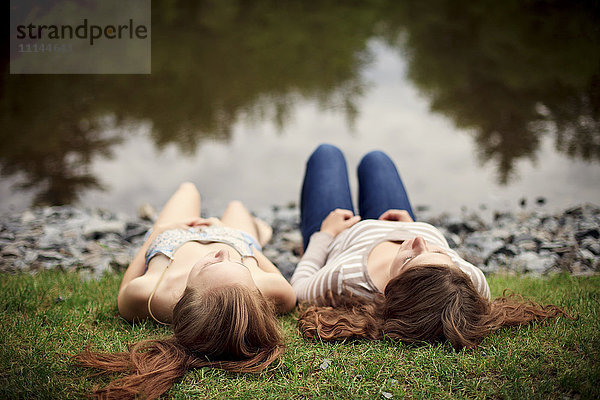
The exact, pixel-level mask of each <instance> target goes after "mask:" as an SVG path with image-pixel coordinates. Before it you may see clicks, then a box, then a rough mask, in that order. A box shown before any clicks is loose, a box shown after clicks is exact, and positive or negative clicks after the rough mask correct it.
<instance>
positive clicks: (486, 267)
mask: <svg viewBox="0 0 600 400" xmlns="http://www.w3.org/2000/svg"><path fill="white" fill-rule="evenodd" d="M259 216H260V217H261V218H263V219H264V220H266V221H267V222H269V223H270V224H271V225H272V226H273V231H274V232H273V233H274V235H273V239H272V241H271V242H270V243H269V244H268V245H267V246H265V249H264V253H265V255H266V256H267V257H269V258H270V259H271V260H272V261H273V262H274V263H275V264H276V265H277V266H278V267H279V268H280V269H281V271H282V272H283V274H284V276H286V277H287V278H289V277H290V276H291V274H292V272H293V270H294V267H295V265H296V263H297V262H298V260H299V257H300V254H301V251H302V250H301V248H302V244H301V243H302V237H301V235H300V232H299V230H298V218H299V212H298V209H297V208H296V207H294V206H290V207H273V208H272V209H270V210H265V211H263V212H261V213H259ZM418 216H419V217H420V220H422V221H425V222H429V223H432V224H433V225H435V226H437V227H438V228H440V229H441V230H442V232H443V233H444V235H445V236H446V238H447V240H448V242H449V244H450V246H451V247H452V248H454V249H456V250H457V251H458V252H459V254H461V256H463V257H464V258H465V259H466V260H467V261H469V262H471V263H473V264H475V265H476V266H478V267H479V268H481V269H482V270H483V271H484V272H485V273H492V272H514V273H524V274H527V273H529V274H536V275H547V274H551V273H556V272H561V271H567V272H569V273H571V274H573V275H590V274H594V273H597V272H598V270H599V269H600V239H599V237H600V208H599V207H596V206H593V205H589V204H587V205H582V206H578V207H573V208H570V209H568V210H565V211H563V212H559V213H548V212H544V211H543V210H539V209H538V210H533V211H519V212H514V213H496V214H495V215H494V216H493V218H492V219H491V221H484V219H483V218H481V216H480V215H478V214H477V213H472V214H468V215H462V216H460V217H457V216H451V215H446V214H442V215H437V216H421V215H418ZM151 226H152V223H151V222H150V221H148V220H146V219H142V218H139V217H135V216H126V215H120V214H115V213H111V212H108V211H105V210H89V209H84V208H77V207H72V206H62V207H45V208H36V209H31V210H27V211H25V212H24V213H22V214H18V215H14V214H5V215H2V216H0V255H1V258H0V272H17V271H27V272H35V271H39V270H43V269H51V268H60V269H63V270H68V271H71V270H83V271H88V273H89V274H90V275H91V276H96V277H97V276H100V275H101V274H102V273H104V272H105V271H109V270H121V269H123V268H126V267H127V265H128V263H129V261H130V260H131V258H132V257H133V256H134V255H135V253H136V251H137V249H138V248H139V246H141V244H142V243H143V239H144V235H145V233H146V231H147V230H148V228H150V227H151Z"/></svg>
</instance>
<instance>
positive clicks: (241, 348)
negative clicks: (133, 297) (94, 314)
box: [74, 285, 284, 399]
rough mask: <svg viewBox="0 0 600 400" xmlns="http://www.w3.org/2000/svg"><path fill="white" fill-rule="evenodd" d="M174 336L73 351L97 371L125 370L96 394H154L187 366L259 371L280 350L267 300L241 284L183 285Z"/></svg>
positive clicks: (280, 341)
mask: <svg viewBox="0 0 600 400" xmlns="http://www.w3.org/2000/svg"><path fill="white" fill-rule="evenodd" d="M172 326H173V335H172V336H169V337H167V338H164V339H149V340H142V341H139V342H136V343H133V344H131V345H130V346H129V349H128V351H126V352H120V353H96V352H92V351H90V350H89V349H86V350H85V351H83V352H81V353H79V354H77V355H76V356H74V358H75V360H76V362H77V363H79V364H80V365H81V366H84V367H90V368H95V369H99V370H100V373H101V374H103V373H114V372H122V373H123V372H124V373H126V375H125V376H124V377H121V378H118V379H116V380H113V381H112V382H110V383H109V384H108V385H107V386H105V387H102V388H96V389H95V390H94V397H96V398H99V399H131V398H135V397H142V398H147V399H155V398H157V397H158V396H160V395H161V394H163V393H165V392H166V391H168V390H169V389H170V388H171V386H172V385H173V384H174V383H175V381H176V380H178V379H179V378H181V377H182V376H183V375H184V374H185V372H186V371H187V370H188V369H191V368H201V367H215V368H221V369H224V370H226V371H231V372H258V371H261V370H263V369H265V368H266V367H267V366H269V365H270V364H271V363H272V362H273V361H274V360H276V359H277V358H278V357H279V356H280V355H281V354H282V353H283V351H284V346H283V339H282V336H281V332H280V330H279V325H278V322H277V319H276V317H275V310H274V307H273V305H272V304H271V302H269V301H267V299H266V298H265V297H264V296H263V295H262V294H261V293H260V292H258V291H256V290H251V289H249V288H247V287H244V286H241V285H233V286H227V287H220V288H216V289H213V290H211V291H209V292H202V293H200V292H199V291H198V290H196V289H192V288H189V287H188V288H187V289H186V290H185V292H184V294H183V296H182V297H181V299H180V300H179V302H178V303H177V304H176V305H175V307H174V309H173V324H172Z"/></svg>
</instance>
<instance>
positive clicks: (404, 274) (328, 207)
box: [291, 145, 566, 349]
mask: <svg viewBox="0 0 600 400" xmlns="http://www.w3.org/2000/svg"><path fill="white" fill-rule="evenodd" d="M358 181H359V195H358V202H359V215H360V216H358V215H357V216H355V215H354V211H353V210H354V207H353V203H352V197H351V193H350V187H349V183H348V173H347V169H346V161H345V159H344V156H343V154H342V152H341V151H340V150H339V149H338V148H336V147H334V146H331V145H321V146H319V147H318V148H317V149H316V150H315V151H314V152H313V154H312V155H311V157H310V158H309V160H308V162H307V165H306V173H305V176H304V182H303V186H302V193H301V199H300V209H301V218H300V225H301V226H300V227H301V231H302V236H303V239H304V248H305V253H304V255H303V257H302V259H301V260H300V262H299V264H298V266H297V268H296V270H295V271H294V275H293V276H292V279H291V283H292V287H293V288H294V290H295V291H296V295H297V297H298V301H299V302H300V303H301V304H302V307H301V314H300V317H299V321H298V324H299V327H300V329H301V331H302V332H303V334H304V335H305V337H307V338H312V339H314V338H321V339H323V340H343V339H347V338H367V339H381V338H383V337H390V338H393V339H397V340H401V341H404V342H437V341H444V340H447V341H449V342H450V343H451V344H452V346H453V347H454V348H455V349H461V348H463V347H466V348H470V347H474V346H476V345H477V344H478V343H479V342H480V341H481V340H482V339H483V338H484V337H485V336H486V335H488V334H489V333H491V332H493V331H495V330H497V329H500V328H502V327H505V326H516V325H524V324H528V323H530V322H533V321H538V320H544V319H547V318H551V317H556V316H558V315H566V314H565V312H564V311H563V310H561V309H560V308H559V307H556V306H553V305H549V306H540V305H538V304H536V303H533V302H526V301H523V300H522V299H521V298H519V297H517V296H512V295H510V296H502V297H500V298H498V299H496V300H494V301H490V289H489V286H488V283H487V281H486V280H485V276H484V275H483V273H482V272H481V270H480V269H479V268H477V267H475V266H474V265H472V264H470V263H468V262H467V261H465V260H463V259H462V258H461V257H460V256H459V255H458V254H457V253H456V252H455V251H454V250H452V249H450V247H449V246H448V243H447V241H446V239H445V238H444V236H443V235H442V233H441V232H440V231H439V230H438V229H436V228H435V227H433V226H432V225H430V224H426V223H423V222H414V214H413V211H412V208H411V205H410V202H409V200H408V196H407V194H406V190H405V189H404V185H403V183H402V180H401V179H400V176H399V175H398V172H397V170H396V167H395V166H394V163H393V162H392V160H390V158H389V157H387V155H385V154H384V153H382V152H381V151H373V152H370V153H368V154H367V155H365V156H364V157H363V159H362V160H361V162H360V164H359V166H358Z"/></svg>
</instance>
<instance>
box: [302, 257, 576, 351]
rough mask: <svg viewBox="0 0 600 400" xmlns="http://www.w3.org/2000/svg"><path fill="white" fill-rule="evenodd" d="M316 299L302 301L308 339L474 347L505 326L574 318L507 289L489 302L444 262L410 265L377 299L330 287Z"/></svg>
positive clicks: (305, 334) (303, 322)
mask: <svg viewBox="0 0 600 400" xmlns="http://www.w3.org/2000/svg"><path fill="white" fill-rule="evenodd" d="M315 303H316V304H312V305H306V304H304V305H302V307H301V314H300V317H299V319H298V326H299V328H300V330H301V331H302V332H303V334H304V336H305V337H307V338H309V339H316V338H321V339H323V340H326V341H337V340H343V339H361V338H364V339H371V340H377V339H382V338H384V337H390V338H393V339H397V340H401V341H403V342H408V343H414V342H439V341H444V340H447V341H449V342H450V343H451V344H452V346H453V347H454V349H456V350H459V349H461V348H463V347H465V348H472V347H475V346H477V344H478V343H479V342H480V341H481V340H482V339H483V338H484V337H485V336H487V335H489V334H490V333H491V332H494V331H496V330H498V329H500V328H502V327H508V326H518V325H526V324H529V323H532V322H534V321H541V320H546V319H548V318H554V317H558V316H560V315H562V316H565V317H568V318H571V317H570V316H569V315H568V314H567V313H566V312H565V311H564V310H563V309H561V308H560V307H557V306H555V305H546V306H542V305H540V304H538V303H535V302H532V301H528V300H527V301H526V300H524V299H523V298H522V297H521V296H518V295H515V294H513V293H507V290H505V291H504V293H503V294H502V297H500V298H497V299H496V300H494V301H493V302H490V301H489V300H488V299H487V298H485V297H483V296H482V295H481V294H479V292H478V291H477V290H476V289H475V286H474V285H473V283H472V281H471V279H470V278H469V277H468V276H467V274H465V273H464V272H462V271H461V270H460V269H458V268H448V267H447V266H440V265H426V266H423V265H416V266H412V267H408V268H406V269H405V270H403V271H402V272H401V273H400V274H398V276H396V277H395V278H393V279H392V280H390V282H389V283H388V284H387V286H386V288H385V291H384V294H383V295H381V294H378V295H375V298H374V299H373V300H368V299H364V298H362V297H358V296H352V295H348V294H344V295H341V296H339V295H333V294H331V293H329V294H328V296H327V298H325V299H318V300H317V301H315ZM571 319H572V318H571Z"/></svg>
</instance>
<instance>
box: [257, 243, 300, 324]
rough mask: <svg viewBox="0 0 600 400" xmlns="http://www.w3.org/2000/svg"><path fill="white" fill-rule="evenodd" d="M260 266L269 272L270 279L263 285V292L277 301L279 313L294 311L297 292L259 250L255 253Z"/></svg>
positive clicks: (276, 305)
mask: <svg viewBox="0 0 600 400" xmlns="http://www.w3.org/2000/svg"><path fill="white" fill-rule="evenodd" d="M254 257H255V259H256V261H257V263H258V266H259V268H260V269H262V270H263V271H265V272H267V276H268V279H265V281H264V285H261V286H263V287H261V293H262V294H263V295H264V296H266V297H268V298H270V299H271V300H273V301H274V302H275V307H276V309H277V312H279V313H287V312H290V311H292V309H293V308H294V306H295V305H296V293H295V292H294V289H292V286H291V285H290V284H289V282H288V281H287V280H286V279H285V278H284V276H283V275H282V274H281V271H279V268H277V267H276V266H275V265H274V264H273V263H272V262H271V261H270V260H269V259H268V258H267V257H265V255H264V254H262V253H261V252H259V251H256V252H255V253H254Z"/></svg>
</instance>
